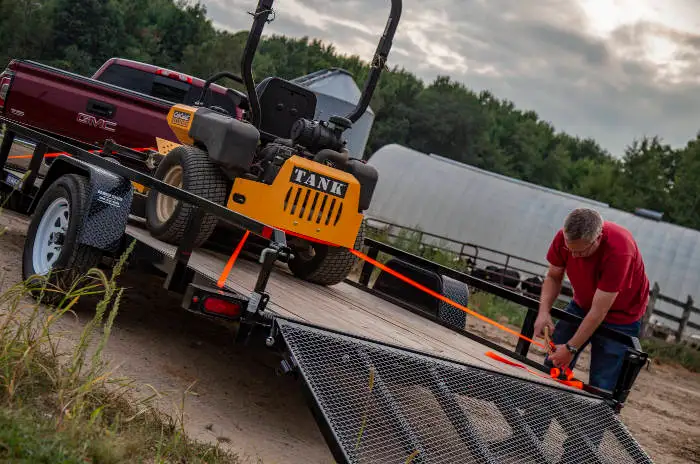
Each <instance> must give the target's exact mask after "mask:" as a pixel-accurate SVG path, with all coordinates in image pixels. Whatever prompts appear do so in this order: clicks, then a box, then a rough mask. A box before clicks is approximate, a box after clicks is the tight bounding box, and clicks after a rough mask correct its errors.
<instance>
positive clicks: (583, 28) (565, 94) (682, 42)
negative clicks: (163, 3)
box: [203, 0, 700, 156]
mask: <svg viewBox="0 0 700 464" xmlns="http://www.w3.org/2000/svg"><path fill="white" fill-rule="evenodd" d="M203 1H204V3H205V4H206V5H207V9H208V11H209V16H210V17H211V18H212V20H213V21H214V23H215V25H216V26H217V27H221V28H228V29H232V30H240V29H248V28H249V27H250V24H251V19H252V17H251V16H249V15H248V14H247V12H248V11H251V10H252V9H253V8H254V7H255V5H256V4H257V1H256V0H203ZM275 8H276V17H275V21H274V22H272V23H271V24H268V26H267V28H266V29H265V31H266V33H277V34H280V33H281V34H285V35H289V36H296V37H302V36H309V37H317V38H320V39H322V40H324V41H327V42H332V43H334V44H335V46H336V48H337V49H338V50H339V51H340V52H341V53H349V54H359V55H360V56H361V57H362V58H364V59H369V58H371V56H372V53H373V52H374V49H375V47H376V43H377V40H378V38H379V36H380V34H381V32H382V31H383V28H384V24H385V21H386V18H387V15H388V12H389V0H277V1H276V3H275ZM389 60H390V63H389V65H390V66H393V65H398V66H399V67H404V68H406V69H408V70H410V71H412V72H414V73H415V74H416V75H418V76H419V77H421V78H422V79H424V80H425V81H426V82H429V81H430V80H432V79H433V78H434V77H435V76H436V75H438V74H447V75H450V76H452V77H453V78H454V79H456V80H459V81H461V82H463V83H464V84H466V85H467V86H468V87H470V88H472V89H474V90H477V91H478V90H482V89H488V90H491V91H492V92H493V93H494V94H495V95H496V96H497V97H499V98H507V99H510V100H512V101H514V102H515V104H516V105H517V106H518V107H519V108H522V109H532V110H535V111H536V112H537V113H538V114H539V115H540V117H541V118H543V119H545V120H548V121H551V122H552V123H553V124H554V126H555V127H556V128H557V129H558V130H563V131H566V132H569V133H571V134H575V135H581V136H590V137H593V138H594V139H596V140H597V141H598V142H599V143H600V144H601V145H602V146H603V147H604V148H606V149H607V150H609V151H610V152H611V153H612V154H613V155H616V156H619V155H621V153H622V151H623V149H624V147H625V145H627V144H628V143H630V142H631V141H632V140H633V139H634V138H638V137H641V136H643V135H657V134H658V135H660V136H661V137H662V138H663V139H664V141H666V142H667V143H670V144H671V145H673V146H683V145H685V143H686V142H687V141H688V140H689V139H691V138H694V137H695V135H696V133H697V132H698V131H699V130H700V0H509V1H507V0H403V14H402V17H401V23H400V24H399V30H398V32H397V34H396V37H395V40H394V47H393V48H392V52H391V54H390V56H389Z"/></svg>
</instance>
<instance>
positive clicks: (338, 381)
mask: <svg viewBox="0 0 700 464" xmlns="http://www.w3.org/2000/svg"><path fill="white" fill-rule="evenodd" d="M277 325H278V327H279V329H280V334H281V335H282V337H283V339H284V341H285V343H286V345H287V347H288V349H289V352H290V353H291V355H292V357H293V360H294V362H295V363H296V364H297V368H298V370H299V372H300V374H301V377H302V379H303V381H304V382H305V384H306V388H307V389H308V393H310V395H311V398H312V400H313V403H315V404H314V408H315V412H316V415H317V420H320V421H321V425H322V429H325V430H324V434H325V436H326V439H327V440H328V442H329V444H330V446H331V449H332V450H333V452H334V455H335V457H336V459H338V460H339V461H340V462H352V463H375V462H376V463H402V464H405V463H413V464H417V463H458V462H459V463H488V464H491V463H493V464H496V463H499V464H500V463H514V464H515V463H576V464H584V463H611V464H612V463H615V464H625V463H650V462H652V461H651V459H650V458H649V457H648V456H647V454H646V453H645V452H644V451H643V450H642V448H641V447H640V446H639V445H638V443H637V442H636V441H635V440H634V438H633V437H632V436H631V435H630V433H629V432H628V431H627V429H626V428H625V426H624V424H623V423H622V422H621V421H620V419H619V418H618V416H617V415H615V413H614V412H613V411H612V409H611V408H610V407H609V406H608V405H607V404H606V403H605V402H604V401H603V400H600V399H597V398H595V397H592V396H590V395H588V394H586V393H578V392H572V391H570V390H568V389H567V390H565V389H563V388H558V387H555V386H553V387H549V386H546V385H543V384H539V383H535V382H528V381H527V380H523V379H520V378H516V377H511V376H508V375H506V374H501V373H498V372H495V371H490V370H487V369H483V368H478V367H474V366H470V365H467V364H459V363H455V362H450V361H446V360H442V359H439V358H434V357H431V356H428V355H424V354H417V353H415V352H412V351H409V350H403V349H398V348H395V347H390V346H387V345H383V344H380V343H376V342H372V341H368V340H364V339H360V338H356V337H353V336H349V335H346V334H340V333H336V332H331V331H327V330H323V329H318V328H314V327H310V326H307V325H304V324H300V323H296V322H292V321H288V320H284V319H278V320H277Z"/></svg>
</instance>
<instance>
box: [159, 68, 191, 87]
mask: <svg viewBox="0 0 700 464" xmlns="http://www.w3.org/2000/svg"><path fill="white" fill-rule="evenodd" d="M156 75H157V76H163V77H168V78H170V79H175V80H176V81H181V82H187V83H188V84H191V83H192V78H191V77H190V76H188V75H186V74H180V73H179V72H175V71H169V70H167V69H158V70H156Z"/></svg>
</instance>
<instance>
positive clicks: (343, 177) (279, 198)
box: [158, 104, 363, 248]
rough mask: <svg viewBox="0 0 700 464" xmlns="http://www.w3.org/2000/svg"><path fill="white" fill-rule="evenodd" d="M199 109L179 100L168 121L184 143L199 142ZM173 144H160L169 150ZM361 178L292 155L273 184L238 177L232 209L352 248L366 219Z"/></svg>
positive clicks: (230, 200)
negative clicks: (193, 130) (194, 130)
mask: <svg viewBox="0 0 700 464" xmlns="http://www.w3.org/2000/svg"><path fill="white" fill-rule="evenodd" d="M197 110H198V108H195V107H191V106H188V105H182V104H178V105H175V106H173V107H172V108H171V110H170V112H169V113H168V116H167V121H168V125H169V126H170V128H171V129H172V130H173V132H174V134H175V136H176V137H177V138H178V140H179V141H180V142H182V143H183V144H184V145H194V144H195V140H193V139H192V137H191V136H190V129H191V128H192V124H193V121H194V119H195V116H196V112H197ZM176 146H177V144H174V143H161V141H159V143H158V150H159V152H160V153H161V154H163V155H165V154H167V153H168V152H169V151H170V150H172V149H173V148H175V147H176ZM360 190H361V189H360V183H359V182H358V180H357V179H356V178H355V177H354V176H353V175H351V174H349V173H347V172H345V171H341V170H339V169H334V168H332V167H329V166H327V165H325V164H321V163H318V162H315V161H312V160H309V159H307V158H304V157H302V156H296V155H294V156H291V157H290V158H289V159H287V160H286V161H285V162H284V164H283V165H282V166H281V168H280V170H279V172H278V173H277V175H276V176H275V178H274V180H273V182H272V183H271V184H266V183H263V182H259V181H255V180H250V179H244V178H235V179H234V180H233V187H232V189H231V191H230V193H229V195H228V200H227V203H226V206H227V208H229V209H231V210H233V211H236V212H238V213H241V214H243V215H245V216H247V217H249V218H251V219H255V220H257V221H259V222H261V223H263V224H267V225H269V226H271V227H274V228H277V229H280V230H283V231H285V232H288V233H291V234H292V235H294V234H296V235H301V236H303V237H307V238H309V239H312V240H318V241H321V242H325V243H327V244H332V245H336V246H341V247H346V248H353V247H354V245H355V240H356V237H357V234H358V233H359V230H360V226H361V224H362V220H363V215H362V214H361V213H360V212H359V204H360Z"/></svg>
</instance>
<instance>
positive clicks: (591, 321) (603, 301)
mask: <svg viewBox="0 0 700 464" xmlns="http://www.w3.org/2000/svg"><path fill="white" fill-rule="evenodd" d="M616 296H617V293H609V292H602V291H600V290H598V291H596V294H595V296H594V297H593V304H592V305H591V310H590V311H588V314H586V317H584V318H583V321H581V325H580V326H579V328H578V330H577V331H576V333H575V334H574V336H573V337H571V339H570V340H569V342H568V343H569V344H570V345H573V346H575V347H576V348H580V347H581V346H582V345H583V344H584V343H586V341H587V340H588V339H589V338H591V336H592V335H593V332H595V330H596V329H597V328H598V326H600V324H602V322H603V321H604V320H605V316H607V314H608V311H609V309H610V307H611V306H612V304H613V301H615V297H616Z"/></svg>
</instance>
